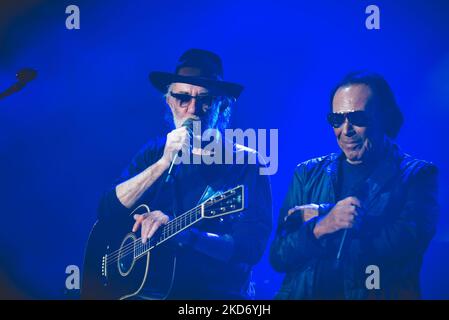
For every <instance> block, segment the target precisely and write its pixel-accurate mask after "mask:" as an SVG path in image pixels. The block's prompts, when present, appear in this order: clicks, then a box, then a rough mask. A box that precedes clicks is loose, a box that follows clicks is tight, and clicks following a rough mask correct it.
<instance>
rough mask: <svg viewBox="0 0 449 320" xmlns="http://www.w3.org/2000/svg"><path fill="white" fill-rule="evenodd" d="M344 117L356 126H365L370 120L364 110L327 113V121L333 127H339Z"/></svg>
mask: <svg viewBox="0 0 449 320" xmlns="http://www.w3.org/2000/svg"><path fill="white" fill-rule="evenodd" d="M346 119H348V121H349V122H350V123H351V124H352V125H354V126H357V127H366V126H367V125H368V124H369V123H370V120H371V118H370V116H369V115H368V114H367V113H366V111H352V112H347V113H335V112H331V113H329V114H328V115H327V122H329V124H330V125H331V126H332V127H334V128H340V126H341V125H342V124H343V123H344V122H345V120H346Z"/></svg>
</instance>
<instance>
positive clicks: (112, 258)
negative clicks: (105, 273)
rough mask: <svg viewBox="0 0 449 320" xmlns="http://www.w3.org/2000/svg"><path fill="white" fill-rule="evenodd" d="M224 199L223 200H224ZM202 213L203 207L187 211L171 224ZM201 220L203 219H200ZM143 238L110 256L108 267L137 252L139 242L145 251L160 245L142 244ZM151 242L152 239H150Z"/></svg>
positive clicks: (208, 205)
mask: <svg viewBox="0 0 449 320" xmlns="http://www.w3.org/2000/svg"><path fill="white" fill-rule="evenodd" d="M224 198H226V197H224ZM224 198H223V199H224ZM223 199H221V200H223ZM213 204H214V202H211V203H210V204H207V205H206V204H205V205H204V208H206V207H210V206H211V205H213ZM200 212H201V207H199V208H194V209H191V210H189V211H187V212H185V213H184V214H182V215H181V216H179V217H177V218H176V219H174V220H172V221H170V222H171V224H177V222H182V221H183V220H185V221H187V220H186V219H187V216H188V215H190V217H191V216H192V213H194V214H195V216H196V215H197V214H198V213H200ZM200 218H201V217H200ZM199 220H200V219H197V220H196V221H195V222H197V221H199ZM168 224H169V223H167V225H165V226H164V227H171V226H168ZM141 239H142V238H141V237H140V238H137V239H136V240H135V241H133V242H132V243H130V244H128V245H126V246H124V247H122V248H121V249H118V250H115V251H114V252H113V253H112V254H111V255H110V256H109V255H108V262H107V265H110V264H112V263H115V262H117V261H118V260H119V258H122V257H124V256H127V255H128V254H130V253H133V252H134V251H137V250H135V248H134V244H135V243H136V242H137V245H136V247H138V248H139V249H142V247H143V248H144V251H149V249H150V250H151V249H152V248H154V247H155V246H156V245H157V244H158V243H156V244H155V245H153V246H151V245H150V242H147V243H146V244H143V243H142V242H141ZM150 240H151V239H150ZM145 246H148V248H145ZM140 256H143V254H141V255H139V256H138V257H140Z"/></svg>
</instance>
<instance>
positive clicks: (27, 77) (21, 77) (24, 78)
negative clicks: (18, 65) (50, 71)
mask: <svg viewBox="0 0 449 320" xmlns="http://www.w3.org/2000/svg"><path fill="white" fill-rule="evenodd" d="M36 77H37V71H36V70H34V69H31V68H24V69H21V70H20V71H19V72H17V74H16V79H17V82H16V83H14V84H13V85H12V86H10V87H9V88H8V89H6V90H5V91H3V92H2V93H0V99H2V98H5V97H7V96H10V95H12V94H13V93H15V92H18V91H20V90H22V88H23V87H25V85H26V84H27V83H28V82H30V81H32V80H34V79H35V78H36Z"/></svg>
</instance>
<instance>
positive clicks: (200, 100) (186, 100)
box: [170, 92, 215, 108]
mask: <svg viewBox="0 0 449 320" xmlns="http://www.w3.org/2000/svg"><path fill="white" fill-rule="evenodd" d="M170 95H171V96H172V97H173V98H175V99H176V100H178V102H179V104H180V106H181V107H183V108H186V107H187V106H188V105H189V104H190V101H192V99H195V100H196V103H197V104H199V105H201V106H203V107H210V106H211V105H212V102H213V101H214V98H215V97H214V96H211V95H199V96H191V95H190V94H187V93H175V92H170Z"/></svg>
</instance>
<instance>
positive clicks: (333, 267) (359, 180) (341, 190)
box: [315, 159, 374, 299]
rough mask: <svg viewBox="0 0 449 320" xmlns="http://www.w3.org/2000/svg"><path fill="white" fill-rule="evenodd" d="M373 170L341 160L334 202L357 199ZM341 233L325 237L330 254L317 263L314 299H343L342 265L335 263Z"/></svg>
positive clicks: (371, 167) (370, 167) (363, 165)
mask: <svg viewBox="0 0 449 320" xmlns="http://www.w3.org/2000/svg"><path fill="white" fill-rule="evenodd" d="M373 169H374V166H373V164H372V162H371V163H360V164H351V163H349V162H348V161H346V159H342V160H341V161H340V164H339V168H338V180H337V181H338V184H337V189H336V200H337V201H340V200H343V199H345V198H347V197H350V196H356V197H357V196H358V195H359V194H360V193H361V190H360V189H362V188H363V183H364V182H365V181H366V179H367V178H368V176H369V175H370V174H371V173H372V171H373ZM343 233H344V231H343V230H340V231H337V232H336V233H334V234H330V235H327V238H328V240H327V241H328V246H329V248H330V249H329V252H330V254H329V257H327V258H325V259H322V260H320V261H319V262H318V266H317V270H318V271H317V272H316V274H315V283H316V288H315V290H316V291H315V292H316V299H344V286H343V279H344V270H343V267H344V264H342V263H337V261H336V257H337V254H338V250H339V248H340V245H341V242H342V237H343ZM346 236H348V235H346ZM345 243H346V239H345V242H344V244H345ZM343 248H344V249H346V247H343ZM342 253H343V251H342Z"/></svg>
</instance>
